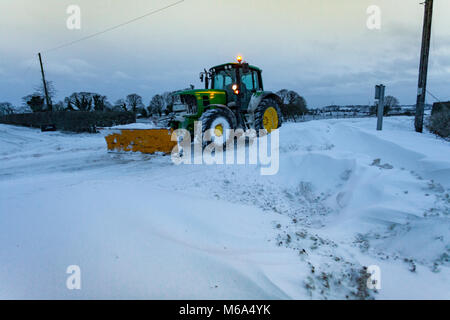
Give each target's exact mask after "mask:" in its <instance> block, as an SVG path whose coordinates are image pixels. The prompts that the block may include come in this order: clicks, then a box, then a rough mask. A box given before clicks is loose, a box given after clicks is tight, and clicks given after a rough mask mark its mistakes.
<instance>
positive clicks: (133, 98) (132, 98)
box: [126, 93, 144, 113]
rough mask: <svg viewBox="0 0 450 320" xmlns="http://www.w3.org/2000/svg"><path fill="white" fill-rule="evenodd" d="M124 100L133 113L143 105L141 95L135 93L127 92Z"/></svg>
mask: <svg viewBox="0 0 450 320" xmlns="http://www.w3.org/2000/svg"><path fill="white" fill-rule="evenodd" d="M126 102H127V105H128V107H129V108H130V109H131V111H132V112H133V113H137V111H138V109H139V108H142V107H143V106H144V104H143V103H142V97H141V96H140V95H138V94H136V93H132V94H129V95H128V96H127V98H126Z"/></svg>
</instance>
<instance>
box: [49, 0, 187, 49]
mask: <svg viewBox="0 0 450 320" xmlns="http://www.w3.org/2000/svg"><path fill="white" fill-rule="evenodd" d="M184 1H185V0H179V1H177V2H174V3H172V4H169V5H168V6H165V7H163V8H159V9H156V10H153V11H151V12H149V13H147V14H144V15H142V16H139V17H137V18H134V19H131V20H128V21H126V22H123V23H121V24H118V25H115V26H113V27H110V28H107V29H105V30H103V31H99V32H96V33H93V34H91V35H88V36H86V37H83V38H80V39H78V40H74V41H71V42H67V43H64V44H62V45H59V46H57V47H54V48H51V49H48V50H45V51H42V53H47V52H50V51H55V50H58V49H62V48H65V47H68V46H71V45H74V44H76V43H78V42H81V41H84V40H88V39H91V38H94V37H96V36H99V35H101V34H104V33H107V32H109V31H112V30H115V29H118V28H120V27H123V26H126V25H127V24H130V23H133V22H136V21H138V20H140V19H143V18H146V17H148V16H151V15H153V14H155V13H158V12H161V11H163V10H166V9H169V8H171V7H174V6H176V5H178V4H180V3H182V2H184Z"/></svg>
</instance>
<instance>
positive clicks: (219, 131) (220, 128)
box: [214, 124, 223, 137]
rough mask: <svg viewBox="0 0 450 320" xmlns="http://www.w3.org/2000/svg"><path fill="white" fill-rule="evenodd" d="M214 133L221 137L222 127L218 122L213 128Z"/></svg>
mask: <svg viewBox="0 0 450 320" xmlns="http://www.w3.org/2000/svg"><path fill="white" fill-rule="evenodd" d="M214 134H215V135H216V137H221V136H222V135H223V127H222V125H221V124H218V125H217V126H216V127H215V128H214Z"/></svg>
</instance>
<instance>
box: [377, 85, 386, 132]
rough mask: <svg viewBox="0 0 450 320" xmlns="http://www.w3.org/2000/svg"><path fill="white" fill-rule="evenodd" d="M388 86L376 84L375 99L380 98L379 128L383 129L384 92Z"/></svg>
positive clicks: (378, 109) (379, 129)
mask: <svg viewBox="0 0 450 320" xmlns="http://www.w3.org/2000/svg"><path fill="white" fill-rule="evenodd" d="M385 89H386V86H384V85H382V84H380V85H377V86H375V99H378V108H377V130H378V131H381V130H383V115H384V92H385Z"/></svg>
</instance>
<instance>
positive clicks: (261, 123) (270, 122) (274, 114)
mask: <svg viewBox="0 0 450 320" xmlns="http://www.w3.org/2000/svg"><path fill="white" fill-rule="evenodd" d="M281 117H282V116H281V110H280V106H279V105H278V102H277V101H276V100H275V99H272V98H267V99H263V100H262V101H261V103H260V104H259V106H258V107H257V108H256V110H255V112H254V118H253V126H254V129H255V130H256V134H257V135H261V133H263V134H267V133H271V132H272V131H273V130H275V129H278V128H279V127H281V123H282V119H281ZM260 130H262V132H261V131H260Z"/></svg>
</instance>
